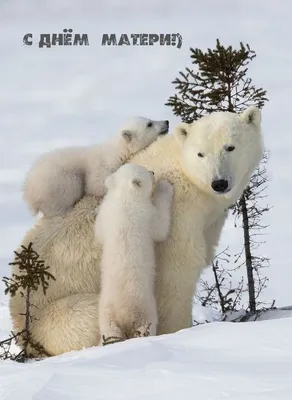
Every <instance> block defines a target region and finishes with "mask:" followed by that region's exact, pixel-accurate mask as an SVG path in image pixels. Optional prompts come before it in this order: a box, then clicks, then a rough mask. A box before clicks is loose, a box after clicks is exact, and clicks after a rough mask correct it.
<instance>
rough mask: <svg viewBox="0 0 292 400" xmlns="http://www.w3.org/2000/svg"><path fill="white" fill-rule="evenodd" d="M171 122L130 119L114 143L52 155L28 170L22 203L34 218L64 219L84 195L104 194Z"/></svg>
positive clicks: (98, 195) (142, 118) (69, 149)
mask: <svg viewBox="0 0 292 400" xmlns="http://www.w3.org/2000/svg"><path fill="white" fill-rule="evenodd" d="M168 126H169V122H168V121H153V120H151V119H148V118H144V117H134V118H132V119H130V120H129V121H128V122H127V123H126V124H125V125H124V126H123V128H122V129H121V130H120V132H119V134H118V135H117V136H116V137H115V138H114V139H113V140H111V141H108V142H106V143H102V144H99V145H94V146H87V147H73V148H64V149H57V150H53V151H50V152H48V153H46V154H44V155H43V156H41V157H40V158H39V159H38V160H37V161H36V163H35V164H34V165H33V166H32V168H31V169H30V170H29V172H28V174H27V177H26V179H25V182H24V185H23V199H24V201H25V202H27V203H28V205H29V207H30V208H31V210H32V212H33V213H34V214H37V213H38V212H39V211H41V212H42V213H43V214H44V215H46V216H47V217H53V216H56V215H62V214H64V213H66V212H68V211H70V210H71V209H72V206H73V205H74V204H75V203H76V202H77V201H78V200H80V199H81V197H82V196H83V195H84V194H85V195H94V196H97V197H100V196H103V195H104V194H105V185H104V181H105V179H106V178H107V176H109V175H110V174H111V173H112V172H114V171H116V170H117V168H119V166H121V165H122V164H123V163H124V162H125V161H126V160H127V159H128V158H129V157H130V156H131V155H134V154H135V153H136V152H138V151H140V150H142V149H144V148H145V147H147V146H148V145H149V144H150V143H152V142H153V141H154V140H156V139H157V137H158V136H159V135H163V134H166V133H167V132H168Z"/></svg>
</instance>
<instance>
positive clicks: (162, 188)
mask: <svg viewBox="0 0 292 400" xmlns="http://www.w3.org/2000/svg"><path fill="white" fill-rule="evenodd" d="M155 190H156V193H158V194H162V193H163V194H165V195H167V196H169V197H172V196H173V186H172V184H171V183H170V182H169V181H167V180H166V179H162V180H161V181H159V182H158V183H157V185H156V189H155Z"/></svg>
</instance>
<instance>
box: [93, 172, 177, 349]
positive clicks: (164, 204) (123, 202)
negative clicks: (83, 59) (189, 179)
mask: <svg viewBox="0 0 292 400" xmlns="http://www.w3.org/2000/svg"><path fill="white" fill-rule="evenodd" d="M153 185H154V174H153V172H149V171H148V170H147V169H146V168H144V167H141V166H139V165H134V164H126V165H123V166H122V167H120V168H119V169H118V171H117V172H115V173H114V174H113V175H111V176H110V177H109V178H107V180H106V186H107V188H108V192H107V194H106V196H105V198H104V200H103V202H102V204H101V207H100V209H99V211H98V216H97V219H96V223H95V237H96V240H97V241H98V243H99V244H102V245H103V253H102V259H101V287H102V289H101V293H100V302H99V327H100V335H101V342H102V341H103V337H105V338H106V339H109V338H113V337H118V338H120V339H125V338H131V337H134V336H135V335H137V333H138V332H139V333H140V335H141V336H147V335H148V334H150V335H155V334H156V325H157V311H156V301H155V295H154V281H155V276H156V268H155V265H156V263H155V254H154V241H163V240H165V239H166V238H167V235H168V233H169V229H170V218H171V215H170V214H171V204H172V196H173V188H172V185H171V184H170V183H169V182H167V181H161V182H159V183H158V184H157V186H156V188H155V189H154V197H153V199H152V192H153Z"/></svg>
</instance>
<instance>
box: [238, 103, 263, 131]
mask: <svg viewBox="0 0 292 400" xmlns="http://www.w3.org/2000/svg"><path fill="white" fill-rule="evenodd" d="M240 117H241V119H242V120H243V121H244V122H246V123H248V124H253V125H255V126H260V124H261V120H262V114H261V110H260V109H259V108H258V107H255V106H250V107H248V108H247V109H246V110H245V111H243V113H241V115H240Z"/></svg>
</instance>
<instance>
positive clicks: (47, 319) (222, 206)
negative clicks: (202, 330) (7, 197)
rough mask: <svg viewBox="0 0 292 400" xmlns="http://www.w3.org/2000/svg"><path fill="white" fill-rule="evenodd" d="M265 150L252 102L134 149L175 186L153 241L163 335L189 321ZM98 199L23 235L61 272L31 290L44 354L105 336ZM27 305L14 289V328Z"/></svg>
mask: <svg viewBox="0 0 292 400" xmlns="http://www.w3.org/2000/svg"><path fill="white" fill-rule="evenodd" d="M262 151H263V145H262V137H261V113H260V111H259V109H257V108H256V107H249V108H248V109H246V110H245V111H244V112H243V113H241V114H234V113H229V112H216V113H212V114H210V115H207V116H204V117H202V118H200V119H199V120H197V121H195V122H193V123H191V124H186V123H181V124H179V125H178V126H177V127H176V128H175V130H174V134H173V135H168V136H165V137H162V138H160V139H158V140H157V141H155V142H154V143H152V144H151V145H150V146H149V147H148V148H146V149H145V150H143V151H141V152H140V153H139V154H137V155H136V156H134V157H132V159H131V162H133V163H136V164H140V165H143V166H145V167H146V168H148V169H149V170H152V171H154V172H155V176H156V177H157V178H166V179H168V180H169V181H170V182H171V183H172V184H173V186H174V201H173V211H172V212H173V214H172V215H173V220H172V227H171V232H170V234H169V237H168V239H167V240H166V242H164V243H160V244H157V247H156V256H157V282H156V299H157V307H158V320H159V323H158V334H164V333H171V332H176V331H178V330H180V329H183V328H188V327H190V326H191V325H192V298H193V295H194V290H195V286H196V283H197V281H198V279H199V276H200V273H201V271H202V270H203V269H204V268H205V267H206V266H207V265H208V264H209V263H210V262H211V261H212V260H213V257H214V250H215V248H216V246H217V244H218V241H219V238H220V234H221V231H222V228H223V225H224V222H225V219H226V216H227V211H226V209H227V208H228V207H229V206H230V205H232V204H234V203H235V201H236V200H238V199H239V197H240V196H241V194H242V192H243V190H244V189H245V187H246V186H247V185H248V182H249V179H250V177H251V174H252V173H253V171H254V170H255V168H256V167H257V166H258V164H259V162H260V159H261V156H262ZM98 202H99V200H98V199H97V198H95V197H90V196H87V197H83V198H82V199H81V200H80V201H79V202H78V203H77V204H76V205H75V207H74V209H73V211H72V212H70V213H69V214H68V215H65V216H57V217H52V218H44V217H43V218H41V219H40V220H38V221H37V223H36V224H35V226H34V227H33V228H32V229H31V230H30V231H29V232H28V233H27V234H26V235H25V237H24V239H23V241H22V245H24V246H27V245H28V244H29V243H30V242H33V248H34V249H35V251H37V252H38V253H39V255H40V258H41V259H43V260H44V262H45V264H46V265H47V266H50V272H51V273H52V274H53V275H54V276H55V278H56V281H50V285H49V288H48V290H47V294H46V295H44V294H43V292H42V290H41V289H40V290H38V291H37V292H33V293H31V303H32V304H34V305H35V306H36V307H32V313H33V322H32V323H31V336H32V339H33V340H34V341H35V342H37V343H38V344H40V345H41V346H42V347H43V348H44V350H45V352H46V353H47V354H48V355H57V354H61V353H64V352H67V351H71V350H78V349H82V348H84V347H91V346H95V345H97V344H98V343H99V340H100V337H99V327H98V312H97V310H98V299H99V292H100V266H99V264H100V256H101V248H100V247H99V246H98V245H96V244H95V242H94V238H93V232H94V230H93V226H94V221H95V216H96V214H95V208H96V207H97V205H98ZM13 272H17V267H14V271H13ZM24 307H25V304H24V299H23V298H22V297H21V296H20V295H19V294H17V295H16V296H14V297H12V298H11V300H10V312H11V317H12V321H13V327H14V330H15V331H21V330H22V329H23V328H24V317H23V316H22V315H20V314H22V313H24ZM31 354H32V355H34V351H33V350H32V353H31ZM36 355H37V354H36Z"/></svg>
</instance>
